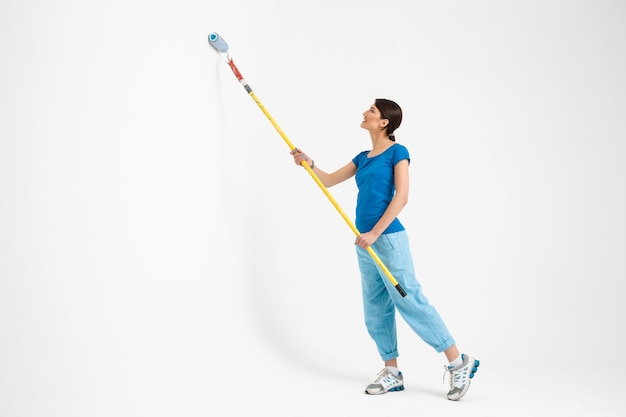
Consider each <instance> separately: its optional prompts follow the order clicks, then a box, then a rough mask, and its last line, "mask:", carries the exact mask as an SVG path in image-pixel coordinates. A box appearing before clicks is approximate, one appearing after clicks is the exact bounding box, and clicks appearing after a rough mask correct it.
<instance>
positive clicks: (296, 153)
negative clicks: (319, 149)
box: [289, 148, 313, 166]
mask: <svg viewBox="0 0 626 417" xmlns="http://www.w3.org/2000/svg"><path fill="white" fill-rule="evenodd" d="M289 153H290V154H291V155H292V156H293V162H295V163H296V165H300V166H301V165H302V161H306V163H307V164H308V165H309V166H311V163H312V162H313V160H312V159H311V158H309V156H308V155H307V154H305V153H304V152H302V151H301V150H300V149H298V148H295V149H294V150H292V151H291V152H289Z"/></svg>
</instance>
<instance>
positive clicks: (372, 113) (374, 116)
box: [361, 104, 384, 130]
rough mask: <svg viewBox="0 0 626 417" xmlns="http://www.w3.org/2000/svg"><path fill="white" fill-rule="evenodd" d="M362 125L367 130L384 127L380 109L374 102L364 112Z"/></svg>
mask: <svg viewBox="0 0 626 417" xmlns="http://www.w3.org/2000/svg"><path fill="white" fill-rule="evenodd" d="M361 127H362V128H363V129H367V130H372V129H376V130H378V129H381V128H383V127H384V123H383V119H381V118H380V110H378V108H376V106H375V105H374V104H372V105H371V106H370V108H369V109H367V110H365V111H364V112H363V121H362V122H361Z"/></svg>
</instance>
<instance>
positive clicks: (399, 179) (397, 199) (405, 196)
mask: <svg viewBox="0 0 626 417" xmlns="http://www.w3.org/2000/svg"><path fill="white" fill-rule="evenodd" d="M393 175H394V182H395V186H396V193H395V195H394V196H393V198H392V199H391V202H390V203H389V205H388V206H387V209H386V210H385V212H384V213H383V215H382V217H381V218H380V219H378V222H377V223H376V224H375V225H374V227H373V228H372V230H370V231H369V232H366V233H361V234H360V235H359V236H357V238H356V241H355V243H356V244H357V245H359V246H360V247H362V248H363V249H367V247H368V246H370V245H372V244H373V243H374V242H376V239H378V238H379V237H380V235H381V234H383V232H384V231H385V230H386V229H387V227H389V225H390V224H391V222H392V221H393V220H394V219H395V218H396V217H398V215H399V214H400V212H401V211H402V209H403V208H404V206H405V205H406V203H407V202H408V201H409V161H408V159H403V160H402V161H400V162H398V163H397V164H396V166H395V167H394V168H393Z"/></svg>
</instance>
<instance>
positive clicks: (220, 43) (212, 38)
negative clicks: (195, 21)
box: [209, 32, 228, 53]
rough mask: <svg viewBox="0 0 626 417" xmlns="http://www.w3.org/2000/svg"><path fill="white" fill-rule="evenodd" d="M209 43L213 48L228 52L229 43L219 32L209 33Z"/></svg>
mask: <svg viewBox="0 0 626 417" xmlns="http://www.w3.org/2000/svg"><path fill="white" fill-rule="evenodd" d="M209 43H210V44H211V46H212V47H213V48H215V49H217V51H218V52H222V53H226V52H228V44H227V43H226V41H225V40H224V39H222V38H221V37H220V35H218V34H217V32H213V33H211V34H210V35H209Z"/></svg>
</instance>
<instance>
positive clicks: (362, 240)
mask: <svg viewBox="0 0 626 417" xmlns="http://www.w3.org/2000/svg"><path fill="white" fill-rule="evenodd" d="M379 236H380V235H378V234H376V233H374V232H371V231H370V232H367V233H361V234H360V235H358V236H357V237H356V240H355V241H354V244H355V245H357V246H359V247H361V248H363V249H367V248H368V247H370V246H371V245H373V244H374V242H376V240H378V237H379Z"/></svg>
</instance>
